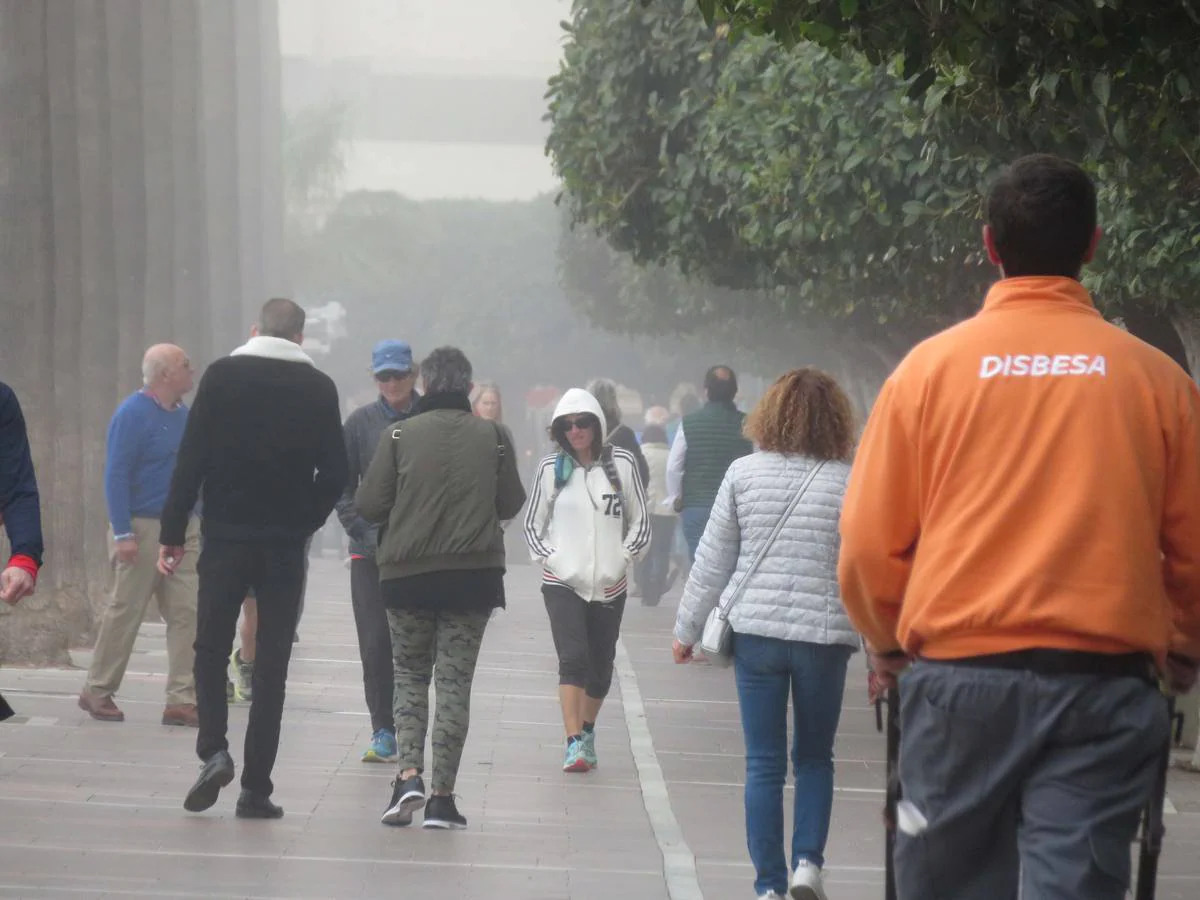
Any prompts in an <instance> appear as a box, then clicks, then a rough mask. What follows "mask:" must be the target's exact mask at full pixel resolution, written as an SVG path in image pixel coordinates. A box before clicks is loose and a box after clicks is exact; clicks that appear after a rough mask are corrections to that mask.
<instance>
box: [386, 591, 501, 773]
mask: <svg viewBox="0 0 1200 900" xmlns="http://www.w3.org/2000/svg"><path fill="white" fill-rule="evenodd" d="M387 617H388V626H389V628H390V629H391V632H392V664H393V670H394V672H395V691H394V694H393V699H392V704H393V706H392V710H393V713H394V716H395V719H396V743H397V745H398V747H399V751H400V755H399V759H400V771H401V772H403V771H405V770H406V769H416V770H418V771H420V772H424V771H425V734H426V732H427V731H428V729H429V682H430V680H431V677H432V680H433V682H434V687H435V688H436V690H437V709H436V711H435V712H434V717H433V741H432V743H433V778H432V782H431V785H430V787H431V789H432V790H433V791H434V792H435V793H450V792H452V791H453V790H454V782H455V780H456V779H457V777H458V765H459V762H460V761H461V760H462V752H463V744H465V743H466V740H467V728H468V727H469V725H470V722H471V682H472V681H473V680H474V678H475V663H476V661H477V660H478V659H479V646H480V644H482V643H483V632H484V629H485V628H486V627H487V623H488V613H486V612H481V613H474V612H472V613H447V612H433V611H429V610H416V609H399V610H396V609H389V610H388V613H387Z"/></svg>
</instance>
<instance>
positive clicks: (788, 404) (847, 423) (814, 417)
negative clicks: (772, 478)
mask: <svg viewBox="0 0 1200 900" xmlns="http://www.w3.org/2000/svg"><path fill="white" fill-rule="evenodd" d="M745 434H746V437H747V438H749V439H750V440H751V441H753V442H754V443H755V444H757V445H758V447H759V449H762V450H769V451H772V452H775V453H798V454H803V455H805V456H811V457H814V458H816V459H830V460H833V459H840V460H849V459H850V457H851V456H852V455H853V453H854V410H853V409H852V407H851V406H850V398H849V397H847V396H846V392H845V391H843V390H842V389H841V387H839V386H838V383H837V382H836V381H835V380H834V379H833V377H832V376H831V375H828V374H826V373H825V372H822V371H821V370H820V369H814V368H811V367H806V368H803V369H793V370H792V371H791V372H788V373H787V374H786V375H781V376H780V377H779V379H778V380H777V381H776V382H775V383H774V384H773V385H771V387H770V388H769V389H768V390H767V392H766V393H765V394H763V397H762V399H761V400H760V401H758V405H757V406H756V407H754V411H753V412H751V413H750V415H748V416H747V417H746V425H745Z"/></svg>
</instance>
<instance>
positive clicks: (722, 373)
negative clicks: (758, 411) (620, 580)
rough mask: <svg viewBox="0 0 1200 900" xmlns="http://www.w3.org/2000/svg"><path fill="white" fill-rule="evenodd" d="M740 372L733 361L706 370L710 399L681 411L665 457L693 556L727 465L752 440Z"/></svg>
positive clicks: (743, 452) (746, 451)
mask: <svg viewBox="0 0 1200 900" xmlns="http://www.w3.org/2000/svg"><path fill="white" fill-rule="evenodd" d="M737 391H738V384H737V376H736V375H735V374H734V373H733V369H731V368H729V366H713V367H712V368H711V369H709V370H708V374H706V375H705V376H704V392H705V395H706V396H707V397H708V402H707V403H705V404H704V406H702V407H701V408H700V409H698V410H696V411H695V412H694V413H691V414H690V415H687V416H684V417H683V422H682V423H681V424H680V427H679V430H678V431H677V432H676V433H675V441H674V443H672V444H671V456H670V459H669V460H668V461H667V492H668V493H669V494H670V495H671V497H672V498H674V503H675V507H676V509H678V510H679V511H680V524H681V525H682V527H683V536H684V539H685V540H686V541H687V545H688V552H689V553H690V554H691V557H692V560H693V561H694V560H695V559H696V548H697V547H698V546H700V538H701V536H702V535H703V534H704V528H705V526H706V525H708V517H709V514H710V513H711V512H712V507H713V503H714V502H715V501H716V499H717V490H718V489H719V488H720V487H721V481H722V479H724V477H725V470H726V469H728V468H729V465H730V463H732V462H733V461H734V460H735V459H738V458H740V457H743V456H748V455H749V454H750V453H752V452H753V451H754V446H753V445H752V444H751V443H750V442H749V441H748V440H746V438H745V437H744V436H743V435H742V423H743V420H744V419H745V418H746V417H745V415H743V414H742V412H741V411H740V410H739V409H738V408H737V407H736V406H734V403H733V401H734V398H735V397H737Z"/></svg>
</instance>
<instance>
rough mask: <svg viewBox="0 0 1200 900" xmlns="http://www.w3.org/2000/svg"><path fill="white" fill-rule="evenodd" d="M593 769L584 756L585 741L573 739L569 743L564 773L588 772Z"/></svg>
mask: <svg viewBox="0 0 1200 900" xmlns="http://www.w3.org/2000/svg"><path fill="white" fill-rule="evenodd" d="M590 768H591V766H590V765H589V764H588V761H587V759H585V758H584V755H583V741H581V740H579V739H578V738H571V739H570V740H569V741H567V755H566V756H565V757H564V758H563V771H564V772H586V771H588V770H589V769H590Z"/></svg>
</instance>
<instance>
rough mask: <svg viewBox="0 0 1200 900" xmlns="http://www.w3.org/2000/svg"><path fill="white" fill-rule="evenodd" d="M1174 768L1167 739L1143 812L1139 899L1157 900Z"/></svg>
mask: <svg viewBox="0 0 1200 900" xmlns="http://www.w3.org/2000/svg"><path fill="white" fill-rule="evenodd" d="M1167 711H1168V713H1169V715H1168V718H1167V721H1168V722H1170V721H1172V720H1173V719H1174V716H1175V698H1174V697H1168V698H1167ZM1170 766H1171V737H1170V735H1168V737H1167V746H1166V747H1165V748H1164V749H1163V752H1162V755H1161V756H1160V757H1159V761H1158V771H1157V772H1155V775H1154V789H1153V791H1151V793H1150V799H1149V801H1147V803H1146V808H1145V810H1144V811H1143V813H1142V837H1141V850H1140V852H1139V853H1138V876H1137V891H1136V892H1135V893H1134V897H1135V898H1136V900H1154V891H1155V886H1156V883H1157V881H1158V858H1159V857H1160V856H1161V855H1162V846H1163V836H1164V835H1165V834H1166V833H1167V829H1166V825H1165V824H1164V823H1163V809H1164V807H1165V806H1166V799H1167V770H1168V769H1169V768H1170Z"/></svg>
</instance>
